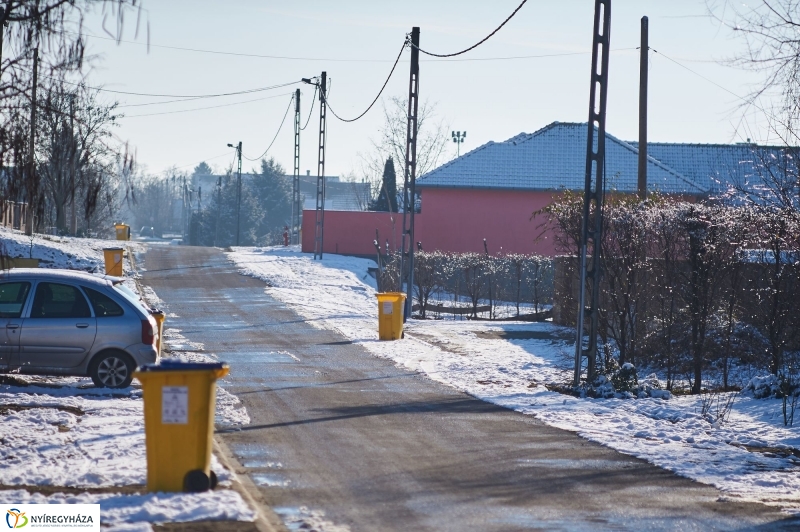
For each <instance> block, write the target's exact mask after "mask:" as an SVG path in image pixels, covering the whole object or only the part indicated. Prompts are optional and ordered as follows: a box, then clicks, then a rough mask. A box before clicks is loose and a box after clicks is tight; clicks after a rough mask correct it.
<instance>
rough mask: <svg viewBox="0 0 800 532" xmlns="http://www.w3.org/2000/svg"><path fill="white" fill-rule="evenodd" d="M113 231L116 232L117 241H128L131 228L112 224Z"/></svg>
mask: <svg viewBox="0 0 800 532" xmlns="http://www.w3.org/2000/svg"><path fill="white" fill-rule="evenodd" d="M114 229H116V231H117V240H130V239H131V228H130V226H129V225H128V224H123V223H119V224H114Z"/></svg>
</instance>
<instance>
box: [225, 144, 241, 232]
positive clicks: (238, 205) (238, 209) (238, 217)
mask: <svg viewBox="0 0 800 532" xmlns="http://www.w3.org/2000/svg"><path fill="white" fill-rule="evenodd" d="M228 147H229V148H236V156H237V158H238V161H239V162H238V166H237V169H236V245H237V246H238V245H239V233H240V231H239V227H240V224H241V215H240V214H241V210H242V141H239V144H237V145H236V146H234V145H233V144H228Z"/></svg>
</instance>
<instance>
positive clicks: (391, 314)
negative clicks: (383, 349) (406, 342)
mask: <svg viewBox="0 0 800 532" xmlns="http://www.w3.org/2000/svg"><path fill="white" fill-rule="evenodd" d="M377 296H378V338H380V339H381V340H399V339H400V338H402V337H403V304H404V303H405V301H406V295H405V294H404V293H402V292H381V293H379V294H377Z"/></svg>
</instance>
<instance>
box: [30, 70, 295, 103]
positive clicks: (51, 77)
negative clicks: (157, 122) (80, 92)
mask: <svg viewBox="0 0 800 532" xmlns="http://www.w3.org/2000/svg"><path fill="white" fill-rule="evenodd" d="M42 77H47V78H50V79H57V80H59V81H61V82H63V83H66V84H67V85H72V86H74V87H81V86H82V87H86V88H87V89H92V90H96V91H101V92H110V93H113V94H124V95H127V96H149V97H153V98H189V99H200V98H219V97H221V96H237V95H240V94H252V93H254V92H264V91H268V90H273V89H280V88H282V87H289V86H290V85H296V84H297V83H300V81H291V82H288V83H281V84H279V85H270V86H268V87H258V88H255V89H247V90H243V91H235V92H221V93H216V94H154V93H148V92H128V91H118V90H113V89H105V88H102V87H93V86H91V85H87V84H86V83H74V82H72V81H66V80H64V79H61V78H57V77H55V76H42ZM160 103H163V102H160Z"/></svg>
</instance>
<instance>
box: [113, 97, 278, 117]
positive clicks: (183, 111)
mask: <svg viewBox="0 0 800 532" xmlns="http://www.w3.org/2000/svg"><path fill="white" fill-rule="evenodd" d="M289 94H291V92H285V93H283V94H276V95H275V96H265V97H263V98H254V99H252V100H245V101H243V102H232V103H224V104H221V105H209V106H207V107H195V108H193V109H181V110H178V111H162V112H160V113H144V114H138V115H122V117H123V118H137V117H140V116H158V115H172V114H176V113H190V112H193V111H203V110H205V109H219V108H220V107H231V106H234V105H243V104H246V103H252V102H260V101H263V100H271V99H273V98H280V97H281V96H286V95H289Z"/></svg>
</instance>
